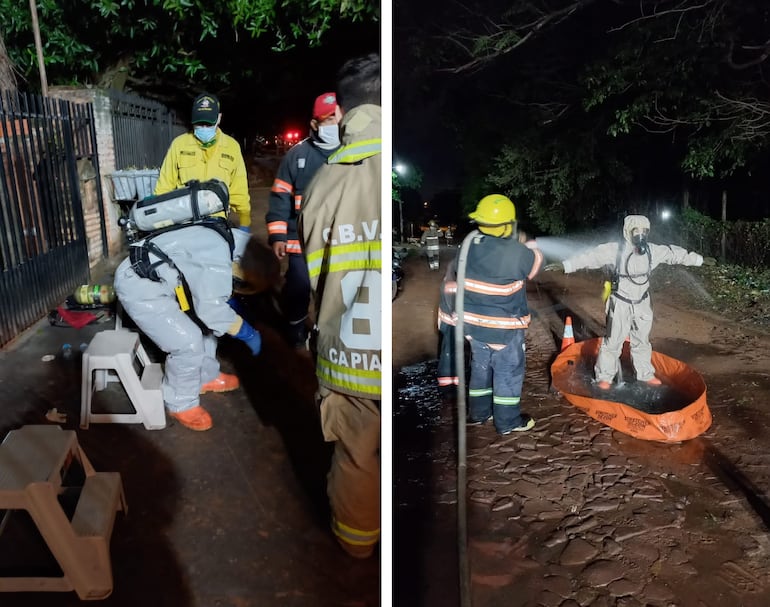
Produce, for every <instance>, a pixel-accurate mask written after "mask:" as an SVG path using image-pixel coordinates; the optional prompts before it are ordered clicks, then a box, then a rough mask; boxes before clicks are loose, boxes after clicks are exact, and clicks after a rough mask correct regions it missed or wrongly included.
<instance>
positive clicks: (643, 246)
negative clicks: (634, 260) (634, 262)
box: [631, 230, 649, 255]
mask: <svg viewBox="0 0 770 607" xmlns="http://www.w3.org/2000/svg"><path fill="white" fill-rule="evenodd" d="M648 233H649V231H648V230H640V231H639V232H636V231H635V232H634V234H633V235H632V236H631V244H633V245H634V248H635V249H636V253H637V254H638V255H646V254H647V234H648Z"/></svg>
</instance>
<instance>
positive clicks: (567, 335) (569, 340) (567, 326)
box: [561, 316, 575, 352]
mask: <svg viewBox="0 0 770 607" xmlns="http://www.w3.org/2000/svg"><path fill="white" fill-rule="evenodd" d="M574 343H575V334H574V333H573V332H572V317H571V316H567V318H566V319H565V321H564V337H562V339H561V351H562V352H564V350H566V349H567V348H568V347H569V346H571V345H572V344H574Z"/></svg>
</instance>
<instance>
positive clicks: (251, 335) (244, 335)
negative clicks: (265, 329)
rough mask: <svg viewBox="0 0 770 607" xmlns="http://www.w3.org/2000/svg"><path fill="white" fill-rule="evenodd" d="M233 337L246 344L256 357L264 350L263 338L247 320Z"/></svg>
mask: <svg viewBox="0 0 770 607" xmlns="http://www.w3.org/2000/svg"><path fill="white" fill-rule="evenodd" d="M233 337H235V339H240V340H241V341H242V342H243V343H245V344H246V345H247V346H248V347H249V350H251V353H252V354H253V355H254V356H256V355H257V354H259V352H260V350H262V336H261V335H260V334H259V331H257V330H256V329H255V328H254V327H252V326H251V325H250V324H249V323H247V322H246V321H245V320H244V321H243V324H242V325H241V328H240V330H239V331H238V332H237V333H236V334H235V335H233Z"/></svg>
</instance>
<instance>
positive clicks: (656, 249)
mask: <svg viewBox="0 0 770 607" xmlns="http://www.w3.org/2000/svg"><path fill="white" fill-rule="evenodd" d="M649 247H650V254H651V255H652V266H653V267H655V266H658V265H660V264H662V263H665V264H669V265H677V264H680V265H683V266H701V265H703V256H702V255H700V254H699V253H694V252H692V251H687V249H683V248H682V247H678V246H676V245H673V244H670V245H660V244H650V245H649Z"/></svg>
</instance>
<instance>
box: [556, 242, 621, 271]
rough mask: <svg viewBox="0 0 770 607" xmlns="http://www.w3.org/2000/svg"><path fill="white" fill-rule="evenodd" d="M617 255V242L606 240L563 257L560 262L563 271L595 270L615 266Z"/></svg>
mask: <svg viewBox="0 0 770 607" xmlns="http://www.w3.org/2000/svg"><path fill="white" fill-rule="evenodd" d="M617 256H618V244H617V243H616V242H607V243H604V244H600V245H599V246H597V247H594V248H593V249H589V250H588V251H584V252H583V253H579V254H577V255H573V256H572V257H570V258H568V259H565V260H564V261H563V262H562V265H563V266H564V273H565V274H570V273H571V272H575V271H577V270H596V269H599V268H602V267H604V266H613V267H614V266H615V263H616V262H617Z"/></svg>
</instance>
